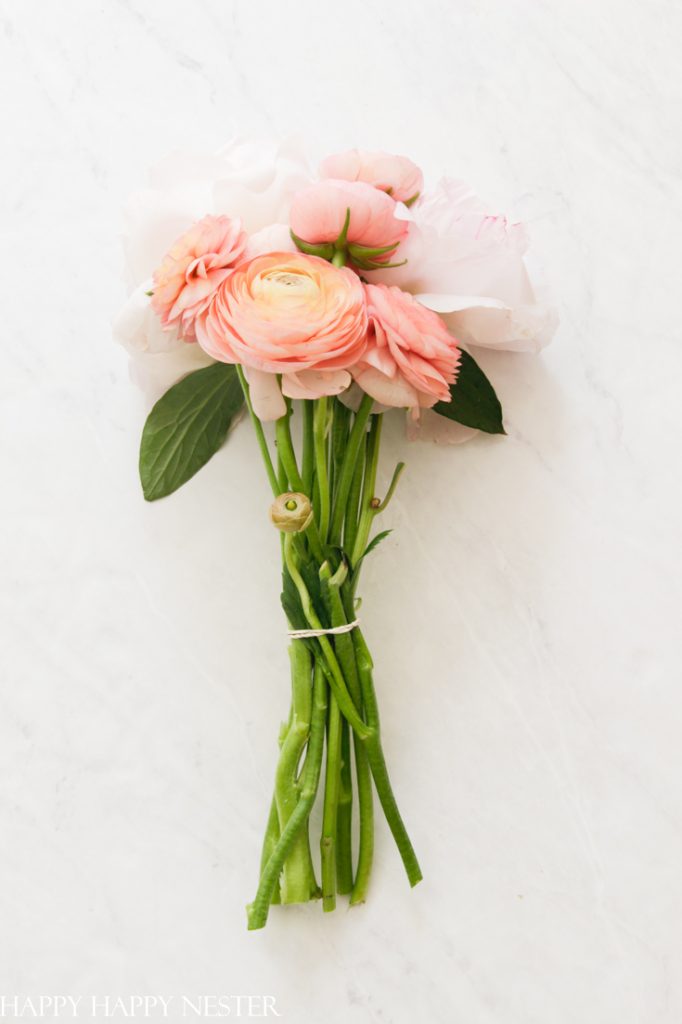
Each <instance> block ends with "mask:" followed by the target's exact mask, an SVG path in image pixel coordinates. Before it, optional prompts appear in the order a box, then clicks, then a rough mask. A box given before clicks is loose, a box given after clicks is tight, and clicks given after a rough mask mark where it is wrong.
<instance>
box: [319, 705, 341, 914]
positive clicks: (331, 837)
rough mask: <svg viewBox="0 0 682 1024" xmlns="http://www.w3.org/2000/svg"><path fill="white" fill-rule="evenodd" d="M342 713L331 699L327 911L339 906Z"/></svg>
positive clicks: (324, 847) (324, 845) (323, 847)
mask: <svg viewBox="0 0 682 1024" xmlns="http://www.w3.org/2000/svg"><path fill="white" fill-rule="evenodd" d="M341 722H342V718H341V712H340V710H339V705H338V703H337V700H336V698H335V697H334V694H333V693H332V694H330V696H329V712H328V723H327V768H326V772H325V779H324V808H323V811H322V837H321V839H320V862H321V868H320V877H321V879H322V909H323V910H324V911H325V912H327V911H330V910H334V908H335V906H336V850H335V843H336V823H337V818H338V809H339V788H340V784H341Z"/></svg>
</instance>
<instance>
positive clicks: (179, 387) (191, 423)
mask: <svg viewBox="0 0 682 1024" xmlns="http://www.w3.org/2000/svg"><path fill="white" fill-rule="evenodd" d="M243 404H244V396H243V394H242V389H241V386H240V383H239V378H238V377H237V371H236V369H235V367H234V366H231V365H228V364H227V363H214V364H213V365H212V366H207V367H205V368H204V369H203V370H195V371H194V373H189V374H188V375H187V376H186V377H183V378H182V380H179V381H178V383H177V384H174V385H173V387H172V388H170V389H169V390H168V391H167V392H166V394H165V395H163V396H162V397H161V398H160V399H159V400H158V402H157V403H156V405H155V406H154V408H153V409H152V411H151V412H150V413H149V416H148V417H147V422H146V423H145V425H144V430H143V431H142V441H141V443H140V480H141V481H142V491H143V493H144V496H145V498H146V499H147V501H156V500H157V499H158V498H165V497H166V495H168V494H172V493H173V491H177V489H178V487H181V486H182V484H184V483H186V482H187V480H189V479H190V477H192V476H194V474H195V473H196V472H197V470H199V469H201V467H202V466H203V465H205V464H206V463H207V462H208V460H209V459H210V458H211V456H212V455H214V454H215V453H216V452H217V451H218V449H219V448H220V446H221V445H222V443H223V441H224V440H225V438H226V437H227V432H228V430H229V429H230V425H231V424H232V422H233V420H234V418H235V416H236V415H237V413H238V412H239V411H240V409H241V407H242V405H243Z"/></svg>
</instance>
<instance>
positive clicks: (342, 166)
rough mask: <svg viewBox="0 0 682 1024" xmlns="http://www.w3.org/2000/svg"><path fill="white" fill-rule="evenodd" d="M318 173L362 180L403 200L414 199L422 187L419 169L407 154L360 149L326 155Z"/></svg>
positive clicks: (326, 176)
mask: <svg viewBox="0 0 682 1024" xmlns="http://www.w3.org/2000/svg"><path fill="white" fill-rule="evenodd" d="M320 176H321V177H322V178H340V179H343V180H344V181H365V182H367V184H368V185H373V186H374V187H375V188H378V189H381V190H382V191H383V192H388V194H389V195H390V196H392V198H393V199H395V200H396V202H403V203H405V202H409V201H411V200H414V199H416V198H417V196H418V195H419V193H420V192H421V191H422V189H423V188H424V176H423V174H422V172H421V171H420V169H419V168H418V167H417V165H416V164H414V163H413V162H412V161H411V160H409V159H408V158H407V157H406V156H395V155H393V154H392V153H383V152H368V151H367V150H362V149H349V150H347V151H346V152H345V153H335V154H334V155H333V156H328V157H326V159H324V160H323V161H322V163H321V164H320Z"/></svg>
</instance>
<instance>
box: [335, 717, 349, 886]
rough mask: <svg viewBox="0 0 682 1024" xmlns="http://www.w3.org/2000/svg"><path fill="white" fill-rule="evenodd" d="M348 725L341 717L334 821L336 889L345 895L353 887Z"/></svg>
mask: <svg viewBox="0 0 682 1024" xmlns="http://www.w3.org/2000/svg"><path fill="white" fill-rule="evenodd" d="M350 749H351V744H350V726H349V725H348V722H347V721H346V719H345V718H342V719H341V777H340V784H339V808H338V812H337V821H336V891H337V892H338V893H339V894H341V895H347V894H348V893H349V892H350V891H351V889H352V888H353V852H352V819H353V770H352V765H351V754H350Z"/></svg>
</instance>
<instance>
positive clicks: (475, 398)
mask: <svg viewBox="0 0 682 1024" xmlns="http://www.w3.org/2000/svg"><path fill="white" fill-rule="evenodd" d="M433 411H434V412H437V413H438V414H439V415H440V416H445V417H447V419H449V420H454V421H455V422H456V423H462V424H463V425H464V426H465V427H475V428H476V430H483V431H485V433H486V434H504V433H505V429H504V426H503V425H502V406H501V405H500V401H499V399H498V397H497V395H496V394H495V389H494V388H493V386H492V384H491V383H490V381H489V380H488V378H487V377H486V375H485V374H484V372H483V370H482V369H481V368H480V366H479V365H478V363H477V362H476V360H475V359H474V357H473V356H471V355H469V353H468V352H465V351H464V349H462V359H461V362H460V364H459V373H458V374H457V380H456V381H455V383H454V384H452V385H451V386H450V401H449V402H437V403H436V405H434V406H433Z"/></svg>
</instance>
